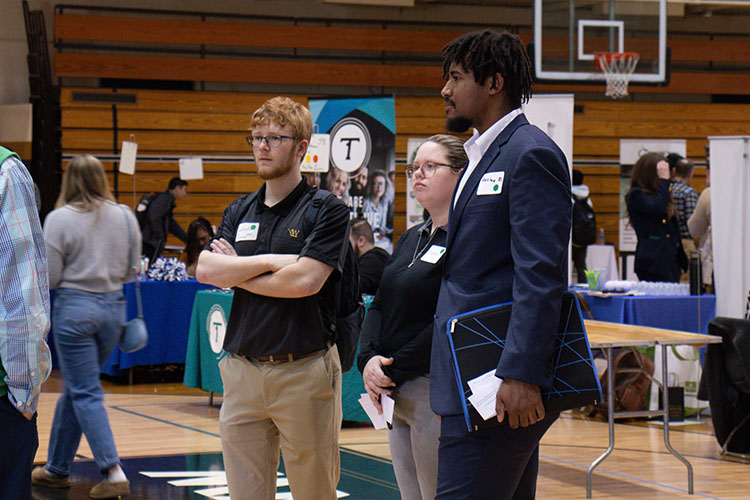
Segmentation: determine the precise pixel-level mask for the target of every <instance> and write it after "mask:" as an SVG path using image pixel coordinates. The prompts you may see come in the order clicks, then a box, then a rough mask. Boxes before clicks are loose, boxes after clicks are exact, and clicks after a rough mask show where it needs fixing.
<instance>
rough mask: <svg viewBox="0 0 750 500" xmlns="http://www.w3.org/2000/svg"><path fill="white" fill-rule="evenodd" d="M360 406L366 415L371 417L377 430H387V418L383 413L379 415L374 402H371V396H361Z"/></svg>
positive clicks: (365, 394)
mask: <svg viewBox="0 0 750 500" xmlns="http://www.w3.org/2000/svg"><path fill="white" fill-rule="evenodd" d="M359 404H360V405H362V408H363V409H364V410H365V413H367V416H368V417H370V420H371V421H372V425H373V427H375V428H376V429H385V428H386V427H387V425H386V423H385V417H384V416H383V414H382V413H378V409H377V408H375V405H374V404H373V403H372V400H370V396H369V395H368V394H367V393H364V394H360V396H359Z"/></svg>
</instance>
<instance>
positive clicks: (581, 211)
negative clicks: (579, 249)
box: [573, 196, 596, 246]
mask: <svg viewBox="0 0 750 500" xmlns="http://www.w3.org/2000/svg"><path fill="white" fill-rule="evenodd" d="M595 242H596V215H595V214H594V209H593V208H591V205H589V198H588V196H587V197H586V198H584V199H583V200H579V199H578V198H575V199H574V201H573V244H575V245H578V246H586V245H593V244H594V243H595Z"/></svg>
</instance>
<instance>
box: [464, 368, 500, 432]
mask: <svg viewBox="0 0 750 500" xmlns="http://www.w3.org/2000/svg"><path fill="white" fill-rule="evenodd" d="M502 383H503V379H501V378H498V377H496V376H495V370H490V371H488V372H487V373H485V374H483V375H480V376H478V377H477V378H474V379H471V380H469V381H468V382H467V384H468V386H469V389H471V396H469V402H470V403H471V406H473V407H474V409H476V410H477V412H478V413H479V415H481V417H482V418H483V419H485V420H489V419H490V418H492V417H494V416H495V415H497V412H496V411H495V400H496V395H497V390H498V389H500V384H502Z"/></svg>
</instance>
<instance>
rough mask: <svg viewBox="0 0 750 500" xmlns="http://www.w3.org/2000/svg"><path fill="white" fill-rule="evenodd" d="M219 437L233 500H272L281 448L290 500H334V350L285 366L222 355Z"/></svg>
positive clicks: (337, 391) (337, 413) (337, 382)
mask: <svg viewBox="0 0 750 500" xmlns="http://www.w3.org/2000/svg"><path fill="white" fill-rule="evenodd" d="M219 369H220V371H221V379H222V381H223V382H224V401H223V404H222V405H221V412H220V413H219V431H220V433H221V447H222V452H223V456H224V468H225V470H226V473H227V482H228V486H229V496H230V497H231V499H232V500H243V499H247V500H274V499H275V498H276V472H277V470H278V468H279V447H280V448H281V452H282V453H283V456H284V466H285V469H286V474H287V476H288V478H289V487H290V488H291V490H292V496H294V499H295V500H335V499H336V486H337V485H338V481H339V449H338V440H339V430H340V428H341V418H342V414H341V363H340V362H339V355H338V351H337V350H336V347H335V346H334V347H331V348H330V349H328V350H326V351H324V353H321V354H320V355H319V356H311V357H309V358H303V359H300V360H297V361H293V362H290V363H260V362H253V361H249V360H247V359H245V358H244V357H241V356H236V355H233V354H229V355H227V356H226V357H225V358H224V359H222V360H221V362H220V363H219Z"/></svg>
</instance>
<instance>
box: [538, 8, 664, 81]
mask: <svg viewBox="0 0 750 500" xmlns="http://www.w3.org/2000/svg"><path fill="white" fill-rule="evenodd" d="M597 52H637V53H638V54H639V55H640V59H639V61H638V64H637V66H636V68H635V71H634V72H633V74H632V76H631V77H630V82H631V83H636V84H646V85H648V84H651V85H659V84H664V83H666V82H667V80H668V74H669V73H668V66H669V61H668V60H667V59H668V54H667V0H534V44H533V57H534V72H535V76H536V78H537V79H538V80H540V81H545V80H546V81H570V82H586V81H589V82H599V81H604V80H605V77H604V73H602V72H601V71H599V70H598V69H597V67H596V66H595V60H594V59H595V53H597Z"/></svg>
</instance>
